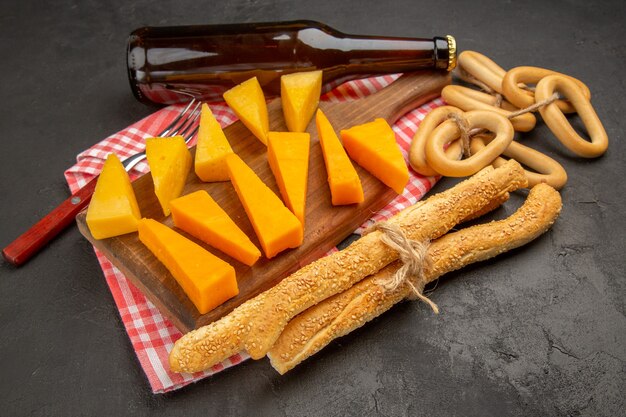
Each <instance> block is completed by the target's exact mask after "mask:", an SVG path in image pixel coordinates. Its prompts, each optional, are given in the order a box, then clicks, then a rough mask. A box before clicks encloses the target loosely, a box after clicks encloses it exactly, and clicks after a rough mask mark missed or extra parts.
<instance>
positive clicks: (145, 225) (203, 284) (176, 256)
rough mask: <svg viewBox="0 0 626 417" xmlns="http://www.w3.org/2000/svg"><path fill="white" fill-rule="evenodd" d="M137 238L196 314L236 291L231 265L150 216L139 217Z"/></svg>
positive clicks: (230, 296) (201, 312) (237, 292)
mask: <svg viewBox="0 0 626 417" xmlns="http://www.w3.org/2000/svg"><path fill="white" fill-rule="evenodd" d="M138 230H139V240H140V241H141V243H143V244H144V245H146V247H147V248H148V249H150V252H152V253H153V254H154V256H156V257H157V259H158V260H159V261H161V262H162V263H163V264H164V265H165V267H166V268H167V269H168V271H170V273H171V274H172V275H173V276H174V278H175V279H176V281H177V282H178V284H179V285H180V286H181V287H182V289H183V291H185V294H187V296H188V297H189V299H190V300H191V301H192V302H193V303H194V305H195V306H196V308H197V309H198V311H199V312H200V314H205V313H207V312H209V311H211V310H213V309H214V308H215V307H217V306H219V305H220V304H222V303H223V302H224V301H226V300H228V299H230V298H232V297H234V296H236V295H237V294H239V288H238V287H237V279H236V278H235V269H234V268H233V267H232V266H231V265H229V264H228V263H227V262H224V261H223V260H221V259H220V258H218V257H217V256H215V255H213V254H211V253H210V252H209V251H207V250H206V249H204V248H203V247H202V246H200V245H198V244H196V243H194V242H192V241H191V240H189V239H187V238H186V237H184V236H182V235H180V234H179V233H176V232H175V231H173V230H172V229H170V228H169V227H167V226H165V225H163V224H161V223H159V222H157V221H156V220H152V219H142V220H140V221H139V227H138Z"/></svg>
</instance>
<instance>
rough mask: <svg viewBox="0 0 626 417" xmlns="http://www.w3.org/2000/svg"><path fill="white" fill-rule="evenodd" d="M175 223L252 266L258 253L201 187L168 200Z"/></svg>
mask: <svg viewBox="0 0 626 417" xmlns="http://www.w3.org/2000/svg"><path fill="white" fill-rule="evenodd" d="M170 207H171V209H172V219H173V220H174V225H175V226H176V227H178V228H179V229H181V230H184V231H185V232H187V233H189V234H190V235H192V236H194V237H196V238H198V239H200V240H201V241H203V242H205V243H208V244H209V245H211V246H213V247H214V248H217V249H219V250H221V251H222V252H224V253H225V254H227V255H230V256H232V257H233V258H235V259H237V260H238V261H240V262H243V263H244V264H246V265H249V266H251V265H252V264H254V263H255V262H256V261H257V260H258V259H259V257H260V256H261V252H260V251H259V249H258V248H257V247H256V246H254V243H252V242H251V241H250V239H249V238H248V236H246V234H245V233H244V232H243V231H242V230H241V229H240V228H239V227H238V226H237V225H236V224H235V222H234V221H233V220H232V219H231V218H230V217H229V216H228V214H226V212H225V211H224V210H222V208H221V207H220V206H219V205H218V204H217V203H216V202H215V200H213V199H212V198H211V196H210V195H209V193H207V192H206V191H204V190H200V191H196V192H195V193H191V194H187V195H185V196H182V197H178V198H176V199H174V200H172V201H170Z"/></svg>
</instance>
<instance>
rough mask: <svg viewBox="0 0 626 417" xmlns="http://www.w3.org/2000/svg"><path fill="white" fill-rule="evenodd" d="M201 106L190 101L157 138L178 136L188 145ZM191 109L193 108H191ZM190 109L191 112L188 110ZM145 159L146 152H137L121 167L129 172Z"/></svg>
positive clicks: (197, 102) (195, 101)
mask: <svg viewBox="0 0 626 417" xmlns="http://www.w3.org/2000/svg"><path fill="white" fill-rule="evenodd" d="M201 104H202V102H201V101H198V100H196V99H195V98H194V99H192V100H191V101H190V102H189V104H187V107H185V108H184V109H183V111H181V112H180V114H179V115H178V116H176V118H175V119H174V120H172V123H170V124H169V125H168V126H167V127H166V128H165V129H163V131H162V132H161V133H159V135H158V136H159V137H167V136H176V135H180V136H183V137H184V138H185V143H189V141H190V140H191V139H192V138H193V136H194V135H195V134H196V132H197V131H198V127H199V126H198V125H196V126H195V127H194V128H193V129H192V127H193V125H194V124H195V122H196V120H198V117H200V112H198V108H199V107H200V105H201ZM192 107H193V108H192ZM190 109H191V110H190ZM144 159H146V152H145V151H144V152H139V153H137V154H135V155H131V156H129V157H128V158H126V159H124V160H123V161H122V165H124V169H126V171H128V172H130V170H131V169H133V168H134V167H135V165H137V164H138V163H139V162H141V161H143V160H144Z"/></svg>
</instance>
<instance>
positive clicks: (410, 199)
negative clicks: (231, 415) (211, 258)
mask: <svg viewBox="0 0 626 417" xmlns="http://www.w3.org/2000/svg"><path fill="white" fill-rule="evenodd" d="M398 76H399V75H386V76H379V77H370V78H367V79H363V80H356V81H350V82H348V83H345V84H342V85H340V86H338V87H336V88H335V89H333V90H331V91H330V92H328V93H326V94H325V95H324V96H323V97H322V100H326V101H347V100H353V99H358V98H360V97H364V96H366V95H368V94H371V93H373V92H376V91H378V90H380V89H382V88H383V87H385V86H386V85H388V84H390V83H391V82H393V81H394V80H395V79H396V78H398ZM441 105H443V102H442V101H441V99H436V100H434V101H431V102H429V103H426V104H424V105H423V106H421V107H419V108H417V109H415V110H413V111H411V112H410V113H408V114H406V115H405V116H404V117H403V118H402V119H400V120H399V121H398V122H397V123H396V124H395V125H394V126H393V129H394V131H395V132H396V139H397V141H398V143H399V144H400V147H401V148H402V153H403V155H404V157H405V159H407V153H408V149H409V144H410V141H411V138H412V137H413V134H414V133H415V131H416V130H417V126H418V125H419V123H420V122H421V120H423V119H424V116H425V115H426V114H427V113H428V112H429V111H430V110H432V109H434V108H436V107H439V106H441ZM210 107H211V110H212V111H213V114H214V115H215V117H216V118H217V120H218V121H219V122H220V124H221V125H222V127H226V126H228V125H229V124H231V123H233V122H234V121H236V120H237V117H236V116H235V115H234V113H233V112H232V111H231V110H230V109H229V108H228V107H227V106H226V105H225V104H224V103H221V104H215V105H210ZM182 108H183V106H182V105H171V106H169V107H165V108H163V109H161V110H159V111H157V112H156V113H153V114H151V115H150V116H148V117H146V118H144V119H143V120H140V121H138V122H136V123H134V124H132V125H131V126H129V127H127V128H126V129H124V130H122V131H120V132H118V133H115V134H114V135H111V136H109V137H108V138H106V139H104V140H103V141H101V142H99V143H98V144H96V145H94V146H93V147H91V148H89V149H87V150H86V151H84V152H81V153H80V154H79V155H78V157H77V163H76V165H74V166H73V167H71V168H69V169H68V170H67V171H65V178H66V180H67V183H68V184H69V187H70V189H71V191H72V192H75V191H77V190H78V189H79V188H80V187H82V186H84V185H85V184H86V183H87V182H89V181H90V180H91V179H92V178H94V176H96V175H97V174H98V173H99V172H100V170H101V169H102V166H103V164H104V160H105V159H106V157H107V155H108V154H109V153H111V152H115V153H116V154H117V155H118V156H119V157H120V159H124V158H126V157H128V156H130V155H133V154H135V153H137V152H140V151H142V150H143V149H144V146H145V139H146V138H148V137H151V136H154V135H156V134H157V133H158V132H160V131H162V130H163V129H164V128H165V127H166V126H167V125H168V124H169V123H170V121H172V120H173V119H174V118H175V117H176V115H177V114H178V113H179V112H180V111H181V109H182ZM147 171H148V165H147V164H146V163H145V162H141V163H139V164H137V166H136V167H135V168H134V169H133V171H132V172H131V173H130V175H131V179H134V178H136V177H138V176H140V175H142V174H144V173H146V172H147ZM410 174H411V175H410V181H409V184H408V185H407V187H406V188H405V190H404V193H403V194H402V195H399V196H398V197H397V198H395V199H394V200H393V201H392V202H391V203H390V204H389V205H387V207H385V208H384V209H382V210H381V211H379V212H378V213H376V214H374V215H373V216H372V218H371V219H370V220H369V221H368V223H366V224H365V225H363V226H362V227H367V226H368V225H369V224H370V223H372V222H374V221H381V220H385V219H387V218H388V217H390V216H391V215H393V214H395V213H397V212H398V211H400V210H402V209H403V208H405V207H407V206H409V205H411V204H414V203H415V202H416V201H418V200H419V199H420V198H422V196H423V195H424V194H426V192H428V190H430V188H431V187H432V185H433V184H434V179H433V178H424V177H422V176H420V175H418V174H415V173H414V172H413V171H410ZM360 230H361V229H359V230H357V232H359V231H360ZM94 250H95V252H96V256H97V258H98V261H99V262H100V266H101V267H102V271H103V273H104V277H105V278H106V281H107V283H108V284H109V287H110V288H111V292H112V294H113V298H114V299H115V304H116V305H117V308H118V309H119V312H120V316H121V318H122V322H123V323H124V327H125V328H126V332H127V333H128V336H129V337H130V341H131V343H132V345H133V348H134V350H135V353H136V354H137V357H138V358H139V363H140V364H141V367H142V368H143V370H144V372H145V373H146V376H147V377H148V381H149V382H150V386H151V387H152V391H153V392H154V393H164V392H168V391H172V390H175V389H178V388H181V387H183V386H185V385H187V384H190V383H192V382H195V381H198V380H200V379H202V378H204V377H207V376H209V375H213V374H215V373H218V372H220V371H222V370H224V369H226V368H228V367H231V366H234V365H237V364H238V363H240V362H242V361H244V360H246V359H248V356H247V355H246V354H245V353H243V352H242V353H240V354H237V355H234V356H232V357H230V358H228V359H226V360H225V361H224V362H222V363H220V364H218V365H215V366H213V367H212V368H211V369H209V370H207V371H204V372H198V373H195V374H178V373H174V372H170V370H169V365H168V354H169V351H170V350H171V349H172V346H173V344H174V342H175V341H176V340H177V339H178V338H180V337H181V336H182V334H181V333H180V332H179V331H178V330H177V329H176V328H175V327H174V326H173V325H172V323H170V322H169V320H167V319H166V318H165V317H164V316H163V315H161V313H160V312H159V310H157V308H156V307H155V306H154V305H153V304H152V303H151V302H150V301H148V300H147V299H146V297H145V296H144V295H143V294H142V293H141V292H140V291H139V290H138V289H137V288H136V287H135V286H134V285H133V284H132V283H131V282H129V281H128V280H127V279H126V277H125V276H124V275H123V274H122V273H121V272H120V271H119V270H118V269H117V268H116V267H114V266H113V265H112V264H111V262H109V260H108V259H107V258H106V257H105V256H104V255H102V253H100V252H99V251H98V250H97V249H95V248H94Z"/></svg>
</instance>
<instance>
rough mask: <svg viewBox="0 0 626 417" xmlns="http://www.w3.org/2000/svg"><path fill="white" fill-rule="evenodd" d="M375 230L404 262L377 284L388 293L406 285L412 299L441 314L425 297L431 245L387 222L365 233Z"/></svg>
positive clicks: (375, 225) (374, 226)
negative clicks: (412, 237)
mask: <svg viewBox="0 0 626 417" xmlns="http://www.w3.org/2000/svg"><path fill="white" fill-rule="evenodd" d="M374 230H378V231H380V232H382V237H381V241H382V242H383V243H384V244H385V245H387V246H389V247H390V248H391V249H393V250H395V251H396V252H398V258H399V259H400V261H401V262H402V266H401V267H400V268H398V270H397V271H396V272H395V273H394V274H393V275H391V276H390V277H389V278H387V279H381V280H380V281H378V282H377V283H378V284H379V285H380V286H382V287H383V288H384V289H385V290H386V291H394V290H396V289H397V288H398V287H399V286H400V285H402V284H404V283H406V284H407V285H408V286H409V288H410V289H411V297H410V299H414V300H415V299H418V300H421V301H423V302H424V303H426V304H428V305H429V306H430V308H431V309H432V310H433V311H434V312H435V314H439V308H438V307H437V304H435V303H434V302H433V301H431V300H430V299H429V298H428V297H426V296H425V295H424V287H425V286H426V277H425V276H424V267H425V266H427V265H429V264H430V258H429V257H428V246H429V243H428V242H418V241H415V240H410V239H408V238H407V237H406V235H405V234H404V232H403V231H402V229H400V227H398V226H397V225H394V224H391V223H387V222H379V223H375V224H374V225H373V226H371V227H370V228H369V229H367V231H366V232H365V233H370V232H372V231H374Z"/></svg>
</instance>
